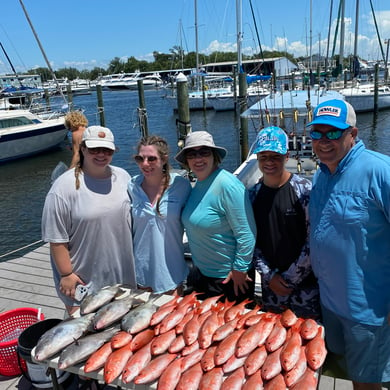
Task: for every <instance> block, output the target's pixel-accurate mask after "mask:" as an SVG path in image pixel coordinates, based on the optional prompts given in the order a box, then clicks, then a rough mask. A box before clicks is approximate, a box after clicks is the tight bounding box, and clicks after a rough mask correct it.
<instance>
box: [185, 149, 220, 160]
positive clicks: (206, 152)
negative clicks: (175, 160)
mask: <svg viewBox="0 0 390 390" xmlns="http://www.w3.org/2000/svg"><path fill="white" fill-rule="evenodd" d="M212 153H213V152H212V150H211V149H210V148H201V149H198V150H195V149H190V150H187V152H186V158H187V159H189V160H192V159H194V158H196V157H210V156H211V154H212Z"/></svg>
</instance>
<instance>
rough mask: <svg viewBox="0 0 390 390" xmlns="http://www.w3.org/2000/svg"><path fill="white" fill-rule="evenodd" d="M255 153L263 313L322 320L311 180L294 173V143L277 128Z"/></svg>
mask: <svg viewBox="0 0 390 390" xmlns="http://www.w3.org/2000/svg"><path fill="white" fill-rule="evenodd" d="M253 153H254V154H256V155H257V160H258V164H259V169H260V171H261V172H262V174H263V175H262V178H261V179H260V180H259V182H258V183H257V184H256V185H255V186H254V187H253V188H251V190H250V198H251V201H252V205H253V211H254V215H255V220H256V227H257V239H256V246H255V253H254V257H253V262H254V265H255V268H256V270H257V271H258V272H259V273H260V276H261V289H262V304H263V306H262V308H263V310H266V311H272V312H276V313H280V312H282V311H284V310H285V309H290V310H292V311H293V312H294V313H295V314H296V315H297V316H300V317H309V318H315V319H318V318H319V317H320V303H319V292H318V284H317V281H316V278H315V277H314V275H313V272H312V269H311V264H310V251H309V239H308V225H309V221H308V209H307V208H308V204H309V196H310V190H311V182H310V180H308V179H306V178H304V177H301V176H299V175H296V174H292V173H290V172H289V171H288V170H287V169H286V167H285V165H286V162H287V159H288V137H287V135H286V133H285V131H284V130H282V129H281V128H279V127H275V126H271V127H267V128H265V129H263V130H261V131H260V132H259V133H258V135H257V138H256V142H255V147H254V149H253Z"/></svg>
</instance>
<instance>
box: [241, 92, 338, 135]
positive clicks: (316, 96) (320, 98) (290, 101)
mask: <svg viewBox="0 0 390 390" xmlns="http://www.w3.org/2000/svg"><path fill="white" fill-rule="evenodd" d="M330 99H342V100H344V96H343V95H342V94H341V93H339V92H337V91H333V90H327V89H326V88H323V87H319V86H315V87H314V88H312V89H310V90H290V91H283V90H282V91H277V92H272V93H270V94H269V95H268V96H266V97H265V98H263V99H261V100H259V101H258V102H257V103H255V104H254V105H252V106H251V107H250V108H249V109H248V110H246V111H244V112H243V113H242V114H241V116H242V117H244V118H250V119H251V120H258V121H259V122H260V125H259V126H258V127H257V128H261V127H267V126H279V127H281V128H283V129H286V130H287V131H288V132H293V133H294V132H296V130H297V129H300V130H302V132H305V126H306V124H307V123H309V122H310V121H311V118H312V115H313V110H314V108H315V107H316V106H317V105H318V104H320V103H322V102H324V101H326V100H330Z"/></svg>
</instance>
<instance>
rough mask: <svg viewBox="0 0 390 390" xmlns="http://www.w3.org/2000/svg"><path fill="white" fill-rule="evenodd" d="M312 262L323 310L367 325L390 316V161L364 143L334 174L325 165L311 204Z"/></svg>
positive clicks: (322, 167)
mask: <svg viewBox="0 0 390 390" xmlns="http://www.w3.org/2000/svg"><path fill="white" fill-rule="evenodd" d="M309 215H310V227H311V234H310V248H311V249H310V250H311V262H312V267H313V271H314V273H315V275H316V276H317V278H318V282H319V286H320V298H321V302H322V304H323V305H324V306H325V307H326V308H328V309H329V310H331V311H333V312H334V313H336V314H338V315H339V316H342V317H344V318H347V319H350V320H352V321H357V322H361V323H364V324H368V325H377V326H379V325H382V324H383V323H385V321H386V317H387V315H388V314H389V313H390V158H389V157H388V156H385V155H383V154H379V153H376V152H373V151H370V150H367V149H366V148H365V146H364V144H363V141H358V143H357V144H356V145H355V146H354V147H353V148H352V149H351V150H350V151H349V153H348V154H347V155H346V156H345V157H344V158H343V159H342V160H341V162H340V163H339V165H338V167H337V170H336V171H335V172H334V173H333V174H332V173H331V172H330V171H329V169H328V168H327V167H326V166H325V165H323V164H321V166H320V170H319V171H317V173H316V175H315V177H314V179H313V188H312V191H311V195H310V203H309Z"/></svg>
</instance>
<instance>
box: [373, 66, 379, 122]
mask: <svg viewBox="0 0 390 390" xmlns="http://www.w3.org/2000/svg"><path fill="white" fill-rule="evenodd" d="M374 69H375V73H374V116H377V114H378V78H379V64H378V63H376V64H375V67H374Z"/></svg>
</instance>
